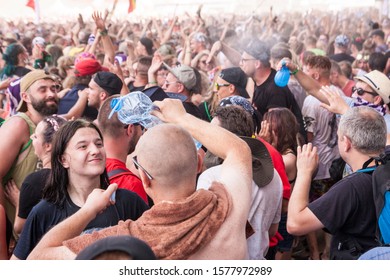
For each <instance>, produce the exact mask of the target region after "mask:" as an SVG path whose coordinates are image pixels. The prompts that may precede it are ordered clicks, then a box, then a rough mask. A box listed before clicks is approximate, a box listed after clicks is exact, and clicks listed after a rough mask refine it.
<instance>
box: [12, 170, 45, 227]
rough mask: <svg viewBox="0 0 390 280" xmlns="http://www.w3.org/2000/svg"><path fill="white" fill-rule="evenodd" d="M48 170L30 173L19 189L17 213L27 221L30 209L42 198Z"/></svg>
mask: <svg viewBox="0 0 390 280" xmlns="http://www.w3.org/2000/svg"><path fill="white" fill-rule="evenodd" d="M50 171H51V170H50V169H47V168H44V169H41V170H38V171H36V172H33V173H31V174H30V175H28V176H27V177H26V179H24V181H23V184H22V186H21V187H20V196H19V212H18V216H19V217H20V218H23V219H27V216H28V214H30V211H31V209H32V208H33V207H34V206H35V205H37V204H38V202H39V201H40V200H41V198H42V190H43V188H44V186H45V183H46V180H47V178H48V177H49V175H50Z"/></svg>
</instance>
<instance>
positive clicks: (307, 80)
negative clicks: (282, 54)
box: [277, 58, 329, 104]
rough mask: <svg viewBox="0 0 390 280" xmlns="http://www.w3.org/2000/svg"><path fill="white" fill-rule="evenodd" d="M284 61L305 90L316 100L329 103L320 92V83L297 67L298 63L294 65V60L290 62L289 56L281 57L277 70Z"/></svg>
mask: <svg viewBox="0 0 390 280" xmlns="http://www.w3.org/2000/svg"><path fill="white" fill-rule="evenodd" d="M283 62H284V63H285V65H286V66H287V68H288V69H289V70H290V72H291V73H293V75H294V76H295V78H296V79H297V81H298V82H299V83H300V85H301V86H302V87H303V89H304V90H306V92H307V93H308V94H310V95H312V96H314V97H315V98H317V99H318V100H320V101H321V102H322V103H325V104H329V101H328V99H327V98H326V97H325V96H324V94H323V93H322V92H320V89H321V85H320V83H319V82H317V81H316V80H314V79H313V78H312V77H310V76H308V75H306V74H305V73H304V72H303V71H302V70H301V69H299V67H298V65H296V64H295V63H294V62H292V60H291V59H289V58H283V59H282V60H281V61H280V62H279V64H278V66H277V70H279V69H280V68H282V63H283Z"/></svg>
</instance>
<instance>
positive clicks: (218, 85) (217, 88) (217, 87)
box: [215, 83, 230, 90]
mask: <svg viewBox="0 0 390 280" xmlns="http://www.w3.org/2000/svg"><path fill="white" fill-rule="evenodd" d="M228 86H230V84H218V83H215V89H216V90H219V89H220V88H221V87H228Z"/></svg>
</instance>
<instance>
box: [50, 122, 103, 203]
mask: <svg viewBox="0 0 390 280" xmlns="http://www.w3.org/2000/svg"><path fill="white" fill-rule="evenodd" d="M80 128H93V129H95V130H96V131H97V132H98V133H99V136H100V138H101V139H102V140H103V136H102V133H101V132H100V130H99V128H98V127H97V126H96V125H95V124H94V123H92V122H90V121H87V120H84V119H77V120H74V121H70V122H67V123H66V124H64V125H63V126H61V127H60V129H59V130H58V131H57V133H56V134H55V135H54V139H53V148H52V152H51V173H50V176H49V178H48V180H47V183H46V186H45V188H44V189H43V198H44V199H46V200H47V201H49V202H51V203H53V204H56V205H57V206H59V207H60V208H63V207H64V203H65V201H66V197H67V195H68V192H67V188H68V186H69V176H68V171H67V169H65V167H64V166H63V165H62V163H61V156H62V155H63V154H64V152H65V150H66V147H67V146H68V143H69V142H70V140H71V139H72V137H73V136H74V134H75V133H76V131H77V130H79V129H80ZM108 185H109V180H108V176H107V172H106V170H105V169H104V172H103V173H102V174H101V175H100V188H102V189H107V187H108Z"/></svg>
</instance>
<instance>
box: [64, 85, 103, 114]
mask: <svg viewBox="0 0 390 280" xmlns="http://www.w3.org/2000/svg"><path fill="white" fill-rule="evenodd" d="M86 88H88V85H83V84H77V85H74V86H73V87H72V88H71V90H70V91H68V92H67V93H66V94H65V96H64V97H62V98H61V99H60V102H59V103H58V112H57V113H58V114H59V115H63V114H67V113H68V112H69V110H70V109H71V108H72V107H73V106H74V105H75V104H76V102H77V100H78V99H79V94H78V92H79V90H84V89H86ZM97 115H98V110H97V109H96V108H93V107H89V106H88V105H86V106H85V109H84V112H83V115H82V117H83V118H86V119H88V120H91V121H93V120H95V119H96V118H97Z"/></svg>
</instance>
